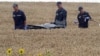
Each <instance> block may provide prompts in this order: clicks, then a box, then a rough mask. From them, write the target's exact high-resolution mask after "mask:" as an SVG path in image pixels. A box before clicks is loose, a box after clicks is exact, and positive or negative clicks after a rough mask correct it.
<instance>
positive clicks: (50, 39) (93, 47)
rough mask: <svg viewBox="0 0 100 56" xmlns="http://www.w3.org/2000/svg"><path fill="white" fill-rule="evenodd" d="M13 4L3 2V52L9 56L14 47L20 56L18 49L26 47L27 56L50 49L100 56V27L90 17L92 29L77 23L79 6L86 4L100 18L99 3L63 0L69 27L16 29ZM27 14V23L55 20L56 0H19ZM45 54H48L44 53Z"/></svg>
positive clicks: (54, 54) (68, 55) (69, 55)
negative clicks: (8, 51) (35, 0)
mask: <svg viewBox="0 0 100 56" xmlns="http://www.w3.org/2000/svg"><path fill="white" fill-rule="evenodd" d="M12 4H13V3H10V2H0V56H7V55H6V50H7V49H8V48H12V49H13V53H12V56H19V55H18V50H19V49H20V48H24V49H25V54H24V56H37V55H38V53H42V54H45V53H46V51H49V52H50V55H51V56H100V27H99V25H98V24H97V23H95V22H92V21H90V22H89V28H88V29H79V28H78V27H77V25H75V24H74V23H73V21H74V19H76V17H77V14H78V11H77V8H78V6H83V7H84V9H85V10H86V11H88V12H89V13H90V15H91V16H92V19H94V20H95V21H97V22H100V4H99V3H63V7H64V8H65V9H66V10H67V12H68V17H67V23H68V26H67V28H65V29H38V30H35V29H32V30H14V29H13V28H14V27H13V26H14V23H13V19H12V12H13V8H12ZM18 4H19V8H20V9H21V10H23V11H24V12H25V14H26V16H27V24H30V25H37V24H44V23H48V22H53V21H54V18H55V12H56V10H57V7H56V3H53V2H51V3H50V2H48V3H43V2H38V3H36V2H33V3H29V2H27V3H25V2H23V3H22V2H21V3H18ZM43 56H44V55H43Z"/></svg>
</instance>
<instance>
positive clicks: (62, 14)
mask: <svg viewBox="0 0 100 56" xmlns="http://www.w3.org/2000/svg"><path fill="white" fill-rule="evenodd" d="M66 18H67V11H66V10H65V9H63V8H61V9H58V10H57V11H56V17H55V24H58V25H59V24H60V25H63V26H64V27H65V26H66V25H67V22H66Z"/></svg>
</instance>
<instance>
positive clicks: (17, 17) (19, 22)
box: [13, 4, 26, 30]
mask: <svg viewBox="0 0 100 56" xmlns="http://www.w3.org/2000/svg"><path fill="white" fill-rule="evenodd" d="M13 9H14V12H13V19H14V24H15V30H16V29H25V25H26V16H25V14H24V12H23V11H21V10H19V9H18V4H13Z"/></svg>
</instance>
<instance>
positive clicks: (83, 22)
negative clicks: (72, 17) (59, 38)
mask: <svg viewBox="0 0 100 56" xmlns="http://www.w3.org/2000/svg"><path fill="white" fill-rule="evenodd" d="M78 10H79V12H80V13H79V14H78V16H77V19H78V22H79V25H78V27H79V28H88V22H89V20H92V19H91V16H90V15H89V13H88V12H85V11H84V10H83V7H79V8H78Z"/></svg>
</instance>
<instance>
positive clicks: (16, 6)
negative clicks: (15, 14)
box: [13, 3, 18, 11]
mask: <svg viewBox="0 0 100 56" xmlns="http://www.w3.org/2000/svg"><path fill="white" fill-rule="evenodd" d="M13 9H14V10H15V11H17V10H18V4H16V3H14V4H13Z"/></svg>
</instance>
